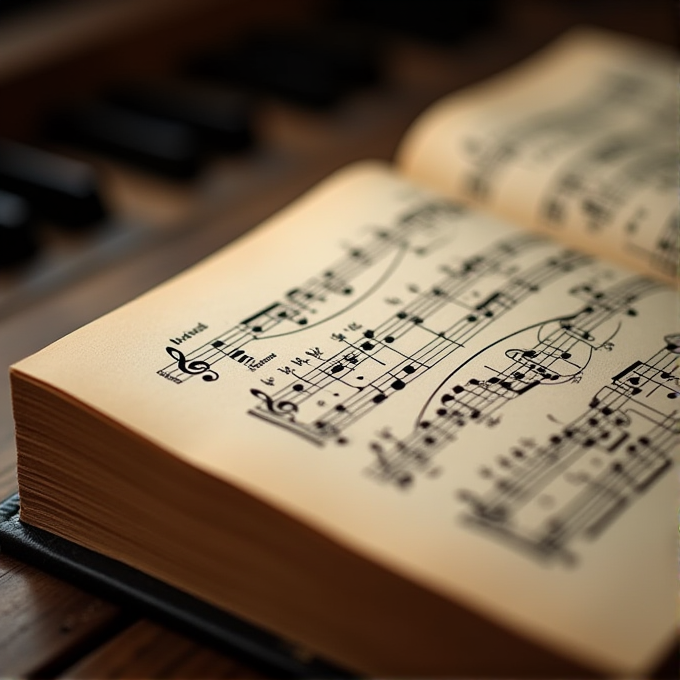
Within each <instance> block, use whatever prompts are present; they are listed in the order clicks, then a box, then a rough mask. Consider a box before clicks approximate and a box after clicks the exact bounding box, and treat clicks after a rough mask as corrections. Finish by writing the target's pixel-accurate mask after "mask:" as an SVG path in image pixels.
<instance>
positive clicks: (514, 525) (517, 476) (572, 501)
mask: <svg viewBox="0 0 680 680" xmlns="http://www.w3.org/2000/svg"><path fill="white" fill-rule="evenodd" d="M679 355H680V335H671V336H667V337H666V338H665V346H664V347H663V348H662V349H660V350H659V351H658V352H656V353H655V354H654V355H653V356H651V357H650V358H648V359H646V360H645V361H635V362H633V363H632V364H631V365H629V366H627V367H625V368H624V369H623V370H621V371H620V372H619V373H617V374H616V375H614V376H612V378H611V383H610V384H608V385H604V386H603V387H602V388H601V389H600V390H599V391H598V392H597V393H596V394H595V395H593V397H592V399H591V400H590V403H589V404H588V405H587V407H586V408H585V409H584V410H583V412H582V414H581V415H579V416H578V417H577V418H575V419H574V420H572V421H571V422H569V423H568V424H566V425H565V426H564V427H562V428H561V429H560V430H556V431H555V432H554V433H553V434H551V435H550V436H549V437H548V439H547V441H545V442H544V443H542V444H540V445H539V444H536V443H534V442H531V441H529V442H527V441H524V442H521V443H519V444H517V445H516V446H514V447H513V448H512V449H511V450H510V451H509V452H508V453H506V454H504V455H503V456H501V457H500V458H498V459H497V464H496V465H495V466H484V467H482V469H481V470H480V477H481V478H483V479H484V480H485V483H486V484H487V485H488V487H489V488H488V489H487V490H486V491H485V492H473V491H470V490H463V491H460V492H459V494H458V497H459V499H460V500H461V501H462V502H463V503H464V504H465V505H466V506H467V510H466V512H465V513H464V515H463V518H462V519H463V521H464V522H465V523H466V524H467V525H469V526H470V527H473V528H475V529H479V530H482V531H488V532H490V533H491V534H492V535H494V536H497V537H500V538H502V539H504V540H506V541H507V542H508V543H509V544H510V545H512V546H514V547H516V548H518V549H521V550H523V551H526V552H527V553H528V554H531V555H532V556H534V557H536V558H539V559H541V560H551V559H561V560H562V561H563V562H565V563H566V564H575V563H576V561H577V560H578V555H577V552H576V550H577V548H576V547H574V544H575V543H576V541H577V540H592V539H594V538H596V537H597V536H599V535H600V534H601V533H602V532H603V531H604V530H605V529H606V528H607V527H608V526H609V525H610V524H611V523H612V522H613V521H614V520H615V519H616V518H617V517H618V516H619V515H620V514H621V513H623V512H625V511H626V509H627V508H629V507H630V506H631V505H632V504H633V503H634V502H635V500H636V498H638V497H639V496H641V495H642V494H644V493H645V492H646V491H647V490H648V489H649V488H650V487H651V486H652V485H653V484H654V483H655V482H656V481H657V480H659V479H660V478H661V476H662V475H664V474H666V473H668V472H669V471H670V470H671V468H672V465H673V455H674V454H673V452H674V451H676V449H677V443H678V438H677V437H678V427H679V426H680V409H679V408H678V406H679V405H680V376H679V373H680V365H679V364H678V356H679Z"/></svg>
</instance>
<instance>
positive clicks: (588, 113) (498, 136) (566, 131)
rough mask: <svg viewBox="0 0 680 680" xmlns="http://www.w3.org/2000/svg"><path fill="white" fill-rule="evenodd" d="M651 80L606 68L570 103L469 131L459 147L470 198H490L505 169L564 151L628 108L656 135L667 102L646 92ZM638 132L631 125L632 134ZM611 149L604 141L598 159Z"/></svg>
mask: <svg viewBox="0 0 680 680" xmlns="http://www.w3.org/2000/svg"><path fill="white" fill-rule="evenodd" d="M651 86H652V83H650V82H649V79H646V78H644V77H643V76H640V77H637V76H634V75H630V74H624V73H609V74H607V75H606V77H605V78H603V79H602V81H601V82H599V83H596V84H595V85H594V86H593V88H592V89H591V90H590V91H589V92H587V93H586V94H585V95H584V96H583V98H582V99H581V100H579V101H577V102H575V103H573V104H571V105H569V106H565V107H564V108H556V109H548V110H546V111H544V112H541V113H539V114H537V115H534V116H531V117H530V118H526V117H525V118H523V119H522V120H521V121H520V122H518V123H516V124H515V123H510V124H507V123H506V122H505V121H503V122H502V123H500V124H495V125H494V126H493V128H492V129H489V130H488V131H487V132H486V133H482V134H479V133H478V135H477V136H475V137H469V138H468V139H467V140H466V141H465V143H464V147H463V152H464V153H465V154H466V157H467V160H468V162H469V163H470V166H471V169H470V171H469V174H468V177H467V180H466V190H467V191H468V193H469V194H470V196H471V197H472V198H474V199H475V200H477V201H480V202H482V203H487V202H490V201H491V200H492V199H493V196H494V194H495V192H496V190H497V187H498V186H499V185H500V183H502V182H503V180H504V176H505V174H506V173H508V172H511V171H512V169H513V167H516V166H517V164H529V165H537V166H540V165H542V164H543V163H544V162H545V161H547V160H549V159H554V158H555V157H556V156H558V155H560V154H564V155H565V157H568V156H569V154H570V152H571V151H572V150H573V148H574V146H575V145H576V144H580V143H582V142H583V140H585V139H588V138H590V137H592V138H593V139H595V140H599V139H601V135H602V134H603V133H605V134H606V133H607V132H608V129H609V126H610V125H611V121H612V120H619V119H621V117H622V116H623V115H624V114H622V112H627V113H628V114H629V115H628V116H627V118H629V119H630V120H631V121H633V124H636V123H637V124H638V127H639V124H642V126H643V127H644V132H646V133H648V134H647V136H648V137H649V135H650V134H651V135H652V136H657V135H658V134H659V133H658V130H657V129H656V128H658V123H659V121H661V120H664V122H665V118H667V114H666V113H665V111H664V105H670V104H671V102H670V101H667V98H666V97H665V96H664V94H665V93H659V92H656V91H654V92H650V91H649V90H650V87H651ZM655 95H660V96H655ZM613 112H614V113H615V115H614V116H612V114H613ZM655 123H656V124H657V125H655ZM641 133H642V131H641V130H636V131H635V132H634V135H633V136H634V137H638V136H639V135H640V134H641ZM620 144H621V143H619V145H620ZM623 144H624V145H625V142H624V143H623ZM597 146H598V147H599V142H598V145H597ZM622 150H623V148H621V151H622ZM616 153H619V150H618V148H617V147H616V146H615V147H612V148H611V150H610V151H608V152H606V150H605V148H604V147H600V148H599V154H600V155H601V157H602V159H603V160H604V159H605V158H606V157H607V156H609V157H610V160H612V159H613V156H615V155H616Z"/></svg>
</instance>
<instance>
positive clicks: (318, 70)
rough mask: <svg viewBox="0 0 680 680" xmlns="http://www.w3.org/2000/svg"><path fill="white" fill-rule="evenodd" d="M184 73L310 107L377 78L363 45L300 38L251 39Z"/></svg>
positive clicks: (325, 103) (198, 62) (199, 61)
mask: <svg viewBox="0 0 680 680" xmlns="http://www.w3.org/2000/svg"><path fill="white" fill-rule="evenodd" d="M190 70H191V72H192V73H194V74H195V75H198V76H203V77H208V78H214V79H218V80H222V81H225V82H228V83H232V84H237V85H240V86H243V87H246V88H250V89H253V90H255V91H259V92H264V93H266V94H272V95H276V96H278V97H281V98H283V99H287V100H289V101H293V102H295V103H299V104H303V105H307V106H312V107H326V106H330V105H332V104H334V103H336V102H337V101H338V100H339V99H340V98H341V97H342V96H344V95H345V94H346V93H347V92H348V91H350V90H351V89H353V88H355V87H358V86H361V85H365V84H368V83H371V82H374V81H375V79H376V78H377V66H376V60H375V57H374V53H373V52H372V51H371V50H368V49H366V48H364V46H360V45H353V44H352V43H351V42H350V41H345V42H343V41H341V40H340V39H337V38H329V39H327V40H322V39H319V38H315V37H313V36H300V35H283V36H279V35H276V36H259V37H254V38H252V39H251V40H249V41H248V42H246V43H244V44H243V45H241V46H240V47H239V48H236V49H234V50H231V51H228V52H216V53H213V54H209V55H205V56H204V57H202V58H199V59H197V60H195V61H194V62H193V63H192V64H191V65H190Z"/></svg>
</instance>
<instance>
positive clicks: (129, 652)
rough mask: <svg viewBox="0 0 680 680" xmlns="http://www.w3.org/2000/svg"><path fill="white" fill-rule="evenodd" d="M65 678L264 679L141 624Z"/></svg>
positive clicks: (204, 649) (67, 672)
mask: <svg viewBox="0 0 680 680" xmlns="http://www.w3.org/2000/svg"><path fill="white" fill-rule="evenodd" d="M58 677H62V678H74V679H77V678H102V679H105V678H120V677H130V678H262V677H264V676H262V675H259V674H258V673H256V672H255V671H253V670H251V669H250V668H248V667H247V666H245V665H243V664H242V663H239V662H238V661H235V660H234V659H232V658H230V657H229V656H226V655H223V654H220V653H219V652H216V651H214V650H212V649H209V648H207V647H202V646H200V645H198V644H196V643H195V642H192V641H190V640H187V639H186V638H183V637H181V636H179V635H177V634H175V633H172V632H170V631H168V630H166V629H164V628H162V627H160V626H157V625H156V624H154V623H151V622H148V621H140V622H138V623H136V624H134V625H133V626H131V627H130V628H128V629H127V630H125V631H123V632H122V633H121V634H120V635H118V636H117V637H116V638H115V639H113V640H111V641H110V642H108V643H107V644H105V645H103V646H102V647H101V648H99V649H98V650H96V651H94V652H92V653H91V654H89V655H88V656H86V657H85V658H84V659H82V660H81V661H80V662H78V663H76V664H75V665H73V666H71V667H70V668H68V669H66V670H65V671H64V674H63V675H60V676H58Z"/></svg>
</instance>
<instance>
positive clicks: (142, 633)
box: [0, 0, 676, 678]
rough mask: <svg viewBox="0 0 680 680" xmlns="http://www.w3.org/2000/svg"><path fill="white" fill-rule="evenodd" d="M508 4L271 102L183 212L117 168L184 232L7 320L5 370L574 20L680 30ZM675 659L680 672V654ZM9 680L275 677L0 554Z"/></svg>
mask: <svg viewBox="0 0 680 680" xmlns="http://www.w3.org/2000/svg"><path fill="white" fill-rule="evenodd" d="M180 4H181V3H180ZM206 4H209V3H206ZM499 11H500V17H499V20H498V23H497V24H496V25H495V26H494V27H492V28H490V29H488V30H486V31H485V32H484V33H483V34H480V35H478V36H477V37H474V38H471V39H470V40H468V41H466V42H464V43H462V44H461V45H458V46H455V47H452V48H437V47H427V46H423V45H418V44H413V43H408V42H405V43H404V44H400V45H396V46H395V47H394V48H393V50H392V53H391V58H390V61H389V64H388V72H387V76H386V78H385V79H384V82H383V83H382V84H381V85H380V86H379V87H378V88H375V89H373V90H369V91H366V92H363V93H360V94H358V95H357V96H356V97H353V98H350V99H349V100H348V101H347V102H346V103H344V104H342V105H341V106H339V107H338V108H337V109H335V110H334V111H332V112H330V113H329V114H312V113H305V112H301V111H298V110H294V109H291V108H288V107H285V106H282V105H274V104H271V105H268V106H267V107H265V108H263V109H262V110H261V111H260V113H259V114H258V115H259V119H258V120H259V123H258V124H259V129H260V131H261V134H262V139H263V142H262V145H261V148H259V149H258V150H257V151H256V152H254V154H251V155H249V156H247V157H243V158H239V159H236V160H223V161H218V162H215V163H213V164H212V165H211V166H210V167H209V168H208V169H207V170H206V172H205V173H204V175H203V176H202V178H201V179H200V181H199V183H198V184H197V185H196V186H192V187H190V188H189V189H182V191H187V192H188V193H189V194H190V195H189V196H188V198H187V197H186V196H184V197H182V204H181V210H180V209H178V208H177V207H176V205H175V204H173V203H172V200H178V199H177V196H176V195H175V197H174V199H170V200H169V199H168V196H170V195H172V194H173V188H172V186H167V185H166V186H162V185H159V184H158V183H157V182H156V181H155V180H145V179H142V180H140V177H136V176H135V174H134V173H132V174H131V173H130V172H129V171H128V169H126V168H124V167H121V166H116V164H112V165H110V172H111V176H112V177H113V178H114V180H113V182H112V183H111V185H110V186H109V189H108V190H109V191H110V192H111V195H112V197H113V200H114V202H115V203H116V205H117V206H118V209H119V210H120V211H121V212H123V213H137V214H139V213H140V211H141V213H142V214H143V215H144V217H145V219H147V220H150V221H153V220H155V221H158V222H160V223H165V224H168V223H172V222H173V220H171V219H170V217H171V216H174V223H173V224H172V225H171V226H172V227H173V228H171V229H169V230H168V234H167V235H166V236H165V237H163V238H162V239H160V240H159V241H158V242H157V243H156V245H155V246H154V247H153V248H148V249H147V250H144V251H142V252H139V253H137V254H136V255H135V256H134V257H132V258H129V259H127V260H126V261H125V262H123V263H122V264H118V265H117V266H115V267H114V266H110V267H103V268H102V269H101V270H99V271H98V272H96V273H95V274H94V275H93V276H91V277H89V278H88V279H87V280H86V281H81V282H78V283H76V284H74V285H71V286H69V287H67V288H65V289H64V290H61V291H59V292H58V293H57V294H55V295H53V296H45V297H44V298H43V299H41V300H39V301H37V302H36V303H34V304H32V305H30V306H29V307H27V308H26V309H23V310H21V311H20V312H18V313H16V314H14V315H13V316H12V317H11V319H9V320H8V321H5V322H2V323H0V363H1V364H2V366H3V367H4V366H7V365H9V364H10V363H12V362H14V361H16V360H18V359H20V358H21V357H23V356H25V355H27V354H29V353H31V352H34V351H36V350H37V349H39V348H41V347H42V346H44V345H46V344H48V343H49V342H51V341H53V340H55V339H57V338H58V337H61V336H62V335H64V334H66V333H68V332H70V331H71V330H73V329H74V328H77V327H78V326H80V325H82V324H84V323H87V322H88V321H89V320H91V319H93V318H96V317H97V316H99V315H101V314H102V313H104V312H106V311H108V310H110V309H112V308H114V307H116V306H118V305H120V304H122V303H123V302H125V301H127V300H129V299H131V298H133V297H134V296H136V295H138V294H140V293H142V292H144V291H145V290H148V289H149V288H150V287H152V286H154V285H155V284H157V283H159V282H161V281H163V280H165V279H166V278H168V277H169V276H171V275H172V274H174V273H176V272H178V271H180V270H182V269H184V268H185V267H187V266H190V265H191V264H193V263H194V262H196V261H197V260H199V259H201V258H202V257H204V256H206V255H208V254H210V253H211V252H213V251H214V250H215V249H216V248H218V247H220V246H222V245H224V244H226V243H228V242H229V241H231V240H232V239H233V238H235V237H236V236H238V235H239V234H241V233H243V232H244V231H245V230H247V229H248V228H250V227H252V226H253V225H255V224H257V223H258V222H260V221H261V220H262V219H264V218H265V217H267V216H268V215H270V214H271V213H273V212H275V211H276V210H277V209H279V208H280V207H282V206H283V205H285V204H286V203H287V202H289V201H290V200H292V199H293V198H294V197H295V196H297V195H299V194H300V193H302V192H303V191H304V190H305V189H307V188H308V187H310V186H311V185H312V184H313V183H314V182H316V181H317V180H319V179H321V178H322V177H323V176H325V175H326V174H328V173H329V172H330V171H332V170H334V169H336V168H339V167H341V166H342V165H344V164H346V163H348V162H350V161H352V160H357V159H361V158H367V157H373V158H385V159H389V158H391V157H392V154H393V153H394V149H395V147H396V145H397V143H398V141H399V139H400V137H401V134H402V133H403V131H404V130H405V128H406V127H407V126H408V124H409V123H410V122H411V120H412V119H413V118H414V117H415V116H416V115H417V113H418V112H419V111H421V110H422V109H423V108H424V107H425V106H426V105H427V104H429V103H430V102H431V101H433V100H434V99H436V98H437V97H439V96H441V95H442V94H444V93H445V92H447V91H451V90H454V89H456V88H459V87H461V86H464V85H466V84H469V83H471V82H475V81H476V80H479V79H481V78H484V77H486V76H488V75H491V74H493V73H494V72H496V71H498V70H500V69H502V68H503V67H505V66H507V65H509V64H512V63H514V62H516V61H517V60H519V59H520V58H522V57H524V56H526V55H527V54H529V53H530V52H531V51H533V50H534V49H536V48H537V47H539V46H540V45H542V44H545V43H546V42H548V41H549V40H550V39H551V38H553V37H554V36H556V35H557V34H558V33H560V32H561V31H562V30H564V29H565V28H567V27H569V26H572V25H575V24H579V23H593V24H596V25H600V26H604V27H609V28H613V29H615V30H621V31H625V32H629V33H633V34H635V35H641V36H644V37H648V38H650V39H652V40H656V41H659V42H663V43H666V44H673V43H674V41H675V37H676V36H675V32H676V28H675V26H676V23H675V16H674V14H675V3H673V2H670V1H661V0H659V1H655V0H647V1H646V2H637V1H626V0H618V1H616V2H614V1H613V0H611V1H610V0H600V1H593V2H576V1H574V2H566V1H559V0H551V1H547V0H517V1H514V2H513V1H510V0H508V2H500V3H499ZM13 45H14V43H13ZM6 49H9V46H7V48H6ZM12 49H16V50H18V51H19V52H18V53H21V54H22V55H26V56H22V59H26V60H30V59H31V58H34V57H33V56H31V54H30V50H29V51H27V50H26V49H25V48H23V47H21V46H20V45H19V46H16V45H15V46H14V47H12ZM1 54H2V52H1V51H0V55H1ZM35 58H37V57H35ZM41 58H42V57H41ZM22 64H23V62H22ZM22 68H23V66H22ZM0 73H2V74H4V73H5V70H3V69H0ZM3 77H7V76H6V75H5V76H3ZM150 187H151V188H150ZM179 221H181V222H182V223H183V224H182V225H178V224H176V223H177V222H179ZM180 227H181V228H180ZM9 408H10V396H9V386H8V380H7V376H6V373H5V372H4V371H3V372H2V373H0V414H5V416H6V414H8V413H9ZM15 473H16V466H15V449H14V443H13V432H12V428H11V421H10V420H8V418H7V417H5V418H4V420H2V419H0V497H3V498H4V497H5V496H8V495H10V494H11V493H13V492H14V491H15V489H16V479H15ZM669 664H670V666H669V667H670V669H671V670H670V672H671V673H672V672H673V670H672V669H673V662H672V660H671V661H670V662H669ZM4 676H13V677H69V678H90V677H98V678H118V677H148V678H161V677H164V678H179V677H185V678H199V677H214V678H233V677H252V678H255V677H261V676H259V675H258V674H257V673H256V672H255V671H254V670H252V669H250V668H249V667H248V666H246V665H243V664H241V663H239V662H236V661H234V660H233V659H231V658H229V656H228V655H225V654H223V653H220V652H217V651H214V650H211V649H208V648H206V647H204V646H202V645H199V644H197V643H195V642H192V641H189V640H188V639H186V638H184V637H181V636H179V635H177V634H175V633H172V632H170V631H168V630H166V629H164V628H162V627H161V626H158V625H156V624H152V623H150V622H148V621H143V620H139V618H138V617H137V616H136V615H135V614H134V612H125V611H122V610H121V609H119V608H118V607H117V606H116V605H115V604H112V603H107V602H103V601H102V600H100V599H98V598H96V597H93V596H91V595H89V594H87V593H85V592H83V591H81V590H79V589H78V588H77V587H74V586H72V585H68V584H66V583H63V582H61V581H59V580H57V579H54V578H52V577H50V576H48V575H46V574H44V573H42V572H41V571H39V570H38V569H35V568H33V567H29V566H26V565H23V564H19V563H17V562H15V561H14V560H12V559H10V558H9V557H6V556H1V555H0V677H4Z"/></svg>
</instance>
